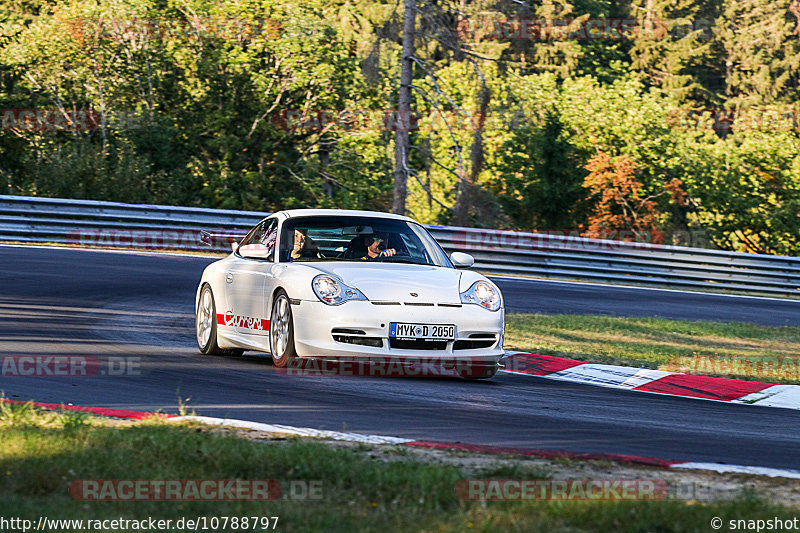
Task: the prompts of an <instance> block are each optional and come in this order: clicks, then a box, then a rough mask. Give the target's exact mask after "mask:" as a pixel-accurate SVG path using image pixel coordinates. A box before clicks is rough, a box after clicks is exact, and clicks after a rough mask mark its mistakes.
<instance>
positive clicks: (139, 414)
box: [0, 398, 176, 420]
mask: <svg viewBox="0 0 800 533" xmlns="http://www.w3.org/2000/svg"><path fill="white" fill-rule="evenodd" d="M0 402H3V403H13V404H17V405H22V404H26V403H29V404H31V405H33V406H34V407H40V408H42V409H48V410H51V411H81V412H84V413H91V414H93V415H100V416H110V417H113V418H130V419H133V420H145V419H147V418H155V417H158V418H172V417H174V416H176V415H168V414H166V413H148V412H144V411H129V410H127V409H112V408H106V407H84V406H80V405H71V404H70V405H65V404H63V403H42V402H25V401H22V400H9V399H7V398H0Z"/></svg>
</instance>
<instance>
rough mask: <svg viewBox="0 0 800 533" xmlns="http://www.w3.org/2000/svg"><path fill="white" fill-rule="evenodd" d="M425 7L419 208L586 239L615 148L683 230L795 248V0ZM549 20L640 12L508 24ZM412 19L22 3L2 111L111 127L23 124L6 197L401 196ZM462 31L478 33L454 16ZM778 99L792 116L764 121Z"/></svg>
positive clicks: (425, 215)
mask: <svg viewBox="0 0 800 533" xmlns="http://www.w3.org/2000/svg"><path fill="white" fill-rule="evenodd" d="M419 5H420V16H419V32H418V34H417V39H416V52H415V58H416V60H417V61H416V62H415V72H414V82H413V83H414V100H415V103H414V107H415V108H416V110H417V118H418V121H416V122H415V124H414V125H413V126H412V127H413V128H414V129H413V130H412V132H411V137H412V152H411V154H410V162H411V167H412V170H413V172H412V177H411V178H410V180H409V183H408V188H409V196H408V199H407V208H408V212H409V214H411V215H412V216H414V217H416V218H417V219H418V220H420V221H422V222H428V223H452V222H453V220H454V214H456V213H459V214H458V219H459V220H468V223H469V224H472V225H475V226H484V227H503V228H510V229H532V228H539V229H570V230H577V231H586V230H587V229H588V228H589V227H590V226H591V225H592V223H593V221H596V220H597V217H598V216H599V215H598V213H601V212H602V211H603V209H604V208H603V207H602V206H601V200H600V199H601V198H602V192H603V189H604V188H606V189H607V188H608V187H610V185H608V187H606V186H603V185H597V183H600V182H596V183H595V186H594V189H592V188H591V187H583V186H581V184H582V183H583V180H584V178H585V176H586V175H587V170H586V166H587V164H588V163H589V162H590V161H591V160H593V158H596V157H598V155H599V154H604V155H605V156H608V157H609V158H612V159H614V160H615V159H616V158H619V157H622V156H624V160H626V161H628V160H629V161H630V163H631V167H632V168H633V169H635V172H634V175H632V176H631V179H632V180H634V181H635V182H636V183H637V184H638V185H637V201H642V202H648V203H647V206H648V212H649V213H650V215H649V216H650V222H649V223H648V224H649V225H650V226H652V228H653V230H654V232H657V233H659V234H663V235H664V236H665V237H666V242H668V243H670V242H671V243H679V244H685V243H686V241H685V238H684V236H685V235H686V234H687V232H698V231H700V232H706V233H707V234H708V239H709V240H710V242H711V243H712V244H714V245H715V246H719V247H723V248H727V249H734V250H742V251H761V252H770V253H782V254H797V253H798V250H799V249H800V217H797V216H796V214H797V212H798V204H797V202H798V188H799V187H800V185H799V182H800V161H799V160H798V157H797V155H796V154H797V153H798V125H797V121H798V112H800V109H797V108H796V102H797V101H798V92H797V91H798V83H799V80H800V48H798V46H800V44H798V43H800V40H799V39H798V35H800V4H798V3H797V2H796V1H795V0H780V1H772V0H746V1H734V0H708V1H702V2H701V1H700V0H679V1H672V0H647V1H645V0H620V1H616V0H613V1H612V0H555V1H548V2H540V3H525V2H522V3H519V2H509V3H497V2H490V1H488V0H478V1H474V2H466V3H464V2H436V3H434V2H428V1H426V0H420V4H419ZM541 18H548V19H564V20H566V21H568V22H569V23H570V24H571V25H572V26H570V28H572V29H574V28H577V27H579V25H580V23H581V22H584V21H586V20H590V19H594V20H598V19H599V20H601V21H604V20H606V19H609V20H613V19H620V18H627V19H636V20H637V21H639V23H640V24H641V26H640V28H639V32H638V34H636V35H633V36H631V35H628V36H626V37H624V38H617V37H615V36H614V35H613V32H612V34H611V35H609V36H608V37H609V38H604V39H589V38H587V39H584V38H575V37H574V36H573V37H570V36H569V35H568V34H567V33H564V32H556V33H552V28H551V33H549V34H547V33H546V34H545V35H547V36H548V37H547V39H545V40H537V39H536V38H534V39H521V38H511V39H505V38H498V35H499V34H497V32H496V31H495V30H496V29H497V24H499V23H501V22H502V21H510V22H511V23H513V21H515V20H518V19H524V20H527V21H531V20H535V19H541ZM401 20H402V7H400V6H399V5H398V4H396V3H395V2H390V1H384V0H334V1H330V2H326V1H323V0H310V1H309V2H289V3H287V2H279V1H278V0H241V1H235V0H224V1H222V2H217V1H212V0H130V1H127V2H124V3H120V2H118V1H116V0H62V1H59V2H51V1H49V0H9V1H7V2H4V3H3V5H2V6H0V109H3V110H9V109H17V110H19V109H36V110H43V109H44V110H55V111H56V112H57V113H58V114H59V116H61V115H69V114H70V113H75V112H78V111H86V112H89V113H94V116H95V117H96V119H97V120H96V123H93V124H92V127H87V128H78V129H77V130H76V131H72V130H69V129H67V130H64V131H52V130H48V129H46V128H45V129H37V128H32V129H30V128H20V127H17V128H14V127H13V125H12V126H8V125H4V126H3V128H2V129H0V183H2V184H3V187H4V191H5V192H7V193H11V194H33V195H42V196H62V197H72V198H93V199H106V200H120V201H132V202H146V203H160V204H175V205H190V206H207V207H220V208H231V209H250V210H263V211H272V210H276V209H282V208H294V207H339V208H367V209H375V210H379V211H382V210H388V209H389V207H390V206H391V203H392V198H391V195H392V180H393V164H394V163H393V160H394V157H393V150H394V143H393V139H394V127H395V126H394V124H395V123H396V122H397V121H396V120H385V119H386V118H387V117H391V116H392V114H391V109H392V107H394V106H396V102H397V97H396V95H397V89H398V87H397V79H398V78H397V77H398V65H399V43H400V40H401V36H400V29H401V28H400V27H401V24H400V22H401ZM465 22H467V23H469V24H471V25H468V26H467V27H469V28H471V31H467V32H466V33H464V32H463V31H461V32H460V31H458V28H464V23H465ZM492 32H495V33H494V34H493V33H492ZM578 37H580V35H578ZM792 106H794V107H792ZM703 109H717V110H722V109H725V110H727V111H725V112H722V111H720V112H718V113H717V117H720V116H722V115H724V114H728V115H730V116H733V117H734V119H733V120H734V123H733V127H732V129H731V130H730V131H727V130H724V131H723V130H717V131H715V130H714V129H713V127H712V126H713V124H712V122H711V121H708V120H707V118H708V115H709V114H708V113H705V115H704V118H703V117H701V119H700V120H698V119H697V117H698V115H700V114H702V113H699V112H700V111H702V110H703ZM764 109H770V110H772V111H771V112H774V113H777V114H778V115H781V116H783V117H784V118H785V117H791V120H790V121H789V122H792V124H791V127H789V128H785V127H777V126H776V125H775V124H774V123H767V124H764V123H761V124H755V125H752V124H751V125H748V124H747V120H745V118H744V117H745V116H747V115H748V114H749V115H756V116H758V115H759V113H763V110H764ZM326 113H327V114H326ZM348 113H349V114H350V115H351V116H355V117H362V118H363V117H367V116H368V117H369V118H367V119H363V120H361V119H359V120H356V121H355V123H353V121H352V120H349V119H345V118H344V117H346V116H347V115H348ZM325 116H329V117H335V119H334V120H333V121H330V120H326V119H324V118H322V119H321V120H320V118H321V117H325ZM395 119H396V117H395ZM756 122H759V121H758V120H756ZM465 183H467V184H468V186H467V185H465ZM609 183H610V182H609ZM598 187H599V189H598ZM676 187H677V188H680V189H681V191H682V192H685V193H686V197H685V198H683V197H682V196H681V195H677V196H676V194H675V191H676V190H677V189H676ZM464 191H468V192H469V194H467V195H464V194H463V193H464ZM684 200H685V201H684ZM457 201H458V202H461V203H460V204H459V205H456V203H457ZM607 211H608V210H607ZM464 213H467V218H466V219H465V218H463V217H464ZM609 213H610V211H609ZM591 217H594V218H591Z"/></svg>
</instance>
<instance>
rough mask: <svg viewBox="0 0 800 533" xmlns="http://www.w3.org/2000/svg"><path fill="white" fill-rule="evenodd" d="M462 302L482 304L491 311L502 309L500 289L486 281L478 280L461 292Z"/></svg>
mask: <svg viewBox="0 0 800 533" xmlns="http://www.w3.org/2000/svg"><path fill="white" fill-rule="evenodd" d="M461 303H465V304H475V305H480V306H481V307H483V308H484V309H488V310H489V311H497V310H498V309H500V291H499V290H497V289H496V288H495V287H494V286H493V285H491V284H489V283H486V282H485V281H476V282H475V283H473V284H472V287H470V288H469V289H467V290H466V291H464V292H462V293H461Z"/></svg>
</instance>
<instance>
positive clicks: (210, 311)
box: [194, 283, 244, 355]
mask: <svg viewBox="0 0 800 533" xmlns="http://www.w3.org/2000/svg"><path fill="white" fill-rule="evenodd" d="M194 331H195V339H196V340H197V347H198V348H200V352H201V353H203V354H205V355H242V354H243V353H244V350H240V349H238V348H220V347H219V346H218V345H217V307H216V304H215V303H214V293H213V292H212V291H211V286H210V285H209V284H208V283H205V284H204V285H203V288H202V289H201V290H200V299H199V300H198V302H197V311H196V312H195V318H194Z"/></svg>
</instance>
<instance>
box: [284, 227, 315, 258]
mask: <svg viewBox="0 0 800 533" xmlns="http://www.w3.org/2000/svg"><path fill="white" fill-rule="evenodd" d="M289 256H290V257H291V258H292V259H301V258H309V257H316V258H321V257H322V254H320V253H319V248H318V247H317V243H315V242H314V240H313V239H312V238H311V237H309V236H308V230H307V229H296V230H294V247H292V252H291V253H290V254H289Z"/></svg>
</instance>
